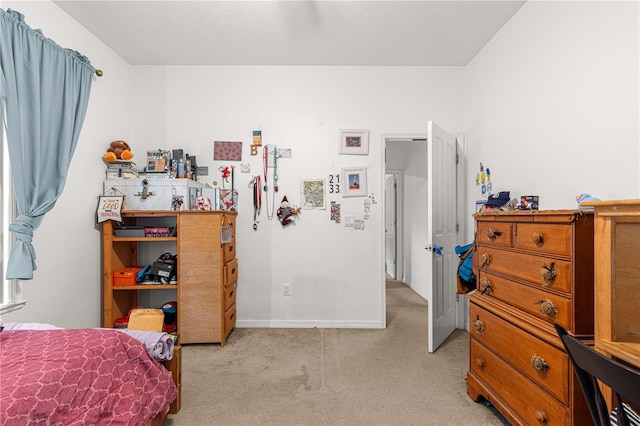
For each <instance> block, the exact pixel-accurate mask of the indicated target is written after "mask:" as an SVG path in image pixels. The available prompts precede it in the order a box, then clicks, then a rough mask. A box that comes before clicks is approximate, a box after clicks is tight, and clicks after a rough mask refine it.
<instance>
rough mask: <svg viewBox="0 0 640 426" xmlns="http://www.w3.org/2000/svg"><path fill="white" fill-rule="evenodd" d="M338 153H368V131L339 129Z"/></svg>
mask: <svg viewBox="0 0 640 426" xmlns="http://www.w3.org/2000/svg"><path fill="white" fill-rule="evenodd" d="M338 154H354V155H369V131H368V130H340V145H339V146H338Z"/></svg>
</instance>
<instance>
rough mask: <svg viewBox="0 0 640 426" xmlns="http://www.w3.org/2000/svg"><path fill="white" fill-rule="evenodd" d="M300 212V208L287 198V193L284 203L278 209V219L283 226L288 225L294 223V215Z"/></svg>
mask: <svg viewBox="0 0 640 426" xmlns="http://www.w3.org/2000/svg"><path fill="white" fill-rule="evenodd" d="M299 213H300V208H298V207H296V206H293V207H292V206H291V205H289V200H287V196H286V195H285V196H284V197H283V198H282V203H280V208H279V209H278V211H277V214H278V219H279V220H280V223H281V224H282V226H287V225H289V224H291V223H293V218H292V216H294V215H295V216H297V215H298V214H299Z"/></svg>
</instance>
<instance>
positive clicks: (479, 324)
mask: <svg viewBox="0 0 640 426" xmlns="http://www.w3.org/2000/svg"><path fill="white" fill-rule="evenodd" d="M473 326H474V327H475V328H476V333H477V334H478V335H479V336H482V334H483V333H484V324H483V323H482V321H480V317H479V316H478V315H476V320H475V321H474V322H473Z"/></svg>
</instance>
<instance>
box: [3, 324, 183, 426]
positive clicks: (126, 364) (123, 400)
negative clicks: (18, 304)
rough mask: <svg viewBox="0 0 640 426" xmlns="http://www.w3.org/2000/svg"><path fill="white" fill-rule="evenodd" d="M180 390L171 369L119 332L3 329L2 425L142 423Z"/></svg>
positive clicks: (168, 402)
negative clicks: (177, 388)
mask: <svg viewBox="0 0 640 426" xmlns="http://www.w3.org/2000/svg"><path fill="white" fill-rule="evenodd" d="M176 395H177V390H176V386H175V384H174V383H173V379H172V378H171V373H170V372H169V371H168V370H167V369H165V368H164V367H163V366H162V365H161V364H160V363H158V362H157V361H156V360H154V359H152V358H151V357H150V356H149V354H148V353H147V351H146V349H145V347H144V345H143V344H142V343H140V342H139V341H138V340H136V339H134V338H133V337H131V336H129V335H127V334H125V333H120V332H118V331H117V330H110V329H98V328H95V329H80V330H66V329H65V330H46V331H41V330H16V331H10V330H5V331H3V332H1V333H0V409H1V412H0V424H1V425H27V424H38V425H99V424H109V425H141V424H144V423H146V422H147V421H148V420H150V419H152V418H153V417H154V416H156V414H158V413H159V412H161V411H162V409H163V408H164V407H166V406H167V405H168V404H170V403H171V402H172V401H173V400H174V399H175V397H176Z"/></svg>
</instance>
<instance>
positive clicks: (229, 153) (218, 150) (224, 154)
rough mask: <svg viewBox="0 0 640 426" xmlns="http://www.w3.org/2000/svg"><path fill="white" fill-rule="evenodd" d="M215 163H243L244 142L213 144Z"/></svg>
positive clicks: (219, 142) (218, 142)
mask: <svg viewBox="0 0 640 426" xmlns="http://www.w3.org/2000/svg"><path fill="white" fill-rule="evenodd" d="M213 159H214V160H215V161H242V142H226V141H215V142H213Z"/></svg>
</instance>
